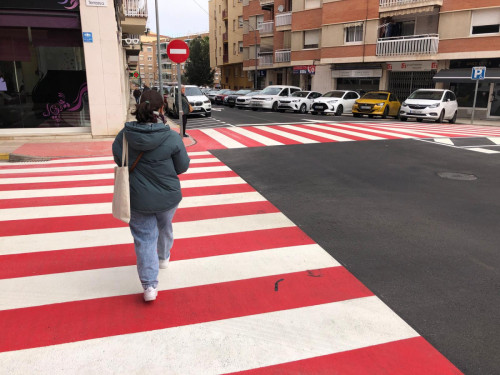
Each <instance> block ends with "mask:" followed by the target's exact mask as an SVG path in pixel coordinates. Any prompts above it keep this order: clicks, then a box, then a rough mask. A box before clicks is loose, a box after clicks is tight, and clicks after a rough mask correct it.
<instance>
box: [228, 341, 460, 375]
mask: <svg viewBox="0 0 500 375" xmlns="http://www.w3.org/2000/svg"><path fill="white" fill-rule="evenodd" d="M233 374H238V375H259V374H266V375H267V374H273V375H299V374H315V375H332V374H342V375H373V374H384V375H423V374H425V375H452V374H453V375H458V374H462V372H460V371H459V370H458V369H457V368H456V367H455V366H453V364H452V363H451V362H450V361H448V360H447V359H446V358H445V357H444V356H443V355H442V354H441V353H439V352H438V351H437V350H436V349H435V348H433V347H432V345H431V344H429V343H428V342H427V341H426V340H425V339H424V338H422V337H415V338H411V339H406V340H399V341H393V342H389V343H386V344H381V345H374V346H368V347H366V348H361V349H355V350H349V351H346V352H341V353H335V354H330V355H325V356H321V357H315V358H310V359H304V360H301V361H296V362H289V363H284V364H280V365H275V366H268V367H261V368H257V369H252V370H247V371H241V372H235V373H233Z"/></svg>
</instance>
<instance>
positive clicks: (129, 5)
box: [121, 0, 148, 35]
mask: <svg viewBox="0 0 500 375" xmlns="http://www.w3.org/2000/svg"><path fill="white" fill-rule="evenodd" d="M141 5H142V7H140V6H141ZM123 15H124V18H125V19H124V20H122V22H121V26H122V32H123V33H127V34H140V35H142V34H144V31H145V30H146V22H147V20H148V6H147V1H142V2H141V1H140V0H123Z"/></svg>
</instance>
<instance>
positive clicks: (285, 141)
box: [245, 126, 302, 145]
mask: <svg viewBox="0 0 500 375" xmlns="http://www.w3.org/2000/svg"><path fill="white" fill-rule="evenodd" d="M245 129H247V130H248V131H251V132H254V133H257V134H260V135H263V136H264V137H267V138H271V139H272V140H275V141H277V142H281V143H283V144H284V145H298V144H302V143H301V142H299V141H295V140H293V139H290V138H286V137H283V136H281V135H277V134H274V133H269V132H266V131H265V130H262V129H260V128H258V127H256V126H252V127H250V126H249V127H246V128H245Z"/></svg>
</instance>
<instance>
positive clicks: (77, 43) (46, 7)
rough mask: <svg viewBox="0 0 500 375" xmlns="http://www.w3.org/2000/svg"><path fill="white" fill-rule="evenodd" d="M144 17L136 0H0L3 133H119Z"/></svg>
mask: <svg viewBox="0 0 500 375" xmlns="http://www.w3.org/2000/svg"><path fill="white" fill-rule="evenodd" d="M146 22H147V5H146V2H144V1H139V0H115V1H101V2H97V1H94V2H89V1H87V2H85V1H53V0H24V1H19V0H2V1H0V35H1V36H2V37H1V38H0V74H1V75H2V76H3V77H4V79H5V82H6V86H7V87H6V90H2V91H1V92H0V136H2V135H3V136H5V135H9V136H10V135H12V136H14V137H16V136H23V137H25V136H30V135H33V136H38V135H44V134H51V135H62V134H81V135H82V136H84V137H87V136H88V137H90V136H109V135H114V134H116V133H117V132H118V131H119V130H120V129H121V128H122V127H123V123H124V121H125V119H126V116H127V111H128V106H129V103H130V87H129V79H128V76H129V70H133V69H135V68H136V66H137V64H138V55H139V50H140V45H139V35H140V34H143V33H144V30H145V28H146Z"/></svg>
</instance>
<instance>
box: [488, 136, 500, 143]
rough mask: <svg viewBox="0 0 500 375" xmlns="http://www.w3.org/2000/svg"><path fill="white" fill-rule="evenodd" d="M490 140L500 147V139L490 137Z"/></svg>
mask: <svg viewBox="0 0 500 375" xmlns="http://www.w3.org/2000/svg"><path fill="white" fill-rule="evenodd" d="M488 139H489V140H490V141H491V142H493V143H494V144H496V145H500V137H488Z"/></svg>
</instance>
